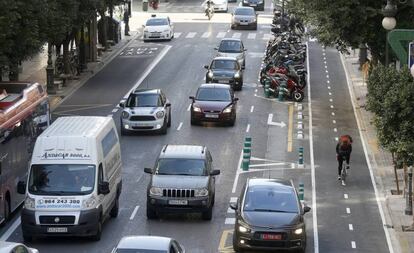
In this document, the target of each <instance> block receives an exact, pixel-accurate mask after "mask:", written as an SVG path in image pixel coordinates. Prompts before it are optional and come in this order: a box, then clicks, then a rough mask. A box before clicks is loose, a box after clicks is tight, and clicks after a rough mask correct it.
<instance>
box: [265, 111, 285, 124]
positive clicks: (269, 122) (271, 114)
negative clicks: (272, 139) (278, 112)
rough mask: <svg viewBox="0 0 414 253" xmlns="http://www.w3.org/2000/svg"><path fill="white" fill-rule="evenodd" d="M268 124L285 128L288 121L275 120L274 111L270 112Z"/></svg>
mask: <svg viewBox="0 0 414 253" xmlns="http://www.w3.org/2000/svg"><path fill="white" fill-rule="evenodd" d="M267 124H268V125H270V126H279V127H281V128H284V127H285V126H286V123H285V122H283V121H281V122H273V113H269V117H268V118H267Z"/></svg>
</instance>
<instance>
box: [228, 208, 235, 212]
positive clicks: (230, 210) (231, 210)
mask: <svg viewBox="0 0 414 253" xmlns="http://www.w3.org/2000/svg"><path fill="white" fill-rule="evenodd" d="M227 213H235V211H234V210H233V209H231V208H230V207H229V208H228V209H227Z"/></svg>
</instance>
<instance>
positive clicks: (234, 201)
mask: <svg viewBox="0 0 414 253" xmlns="http://www.w3.org/2000/svg"><path fill="white" fill-rule="evenodd" d="M237 199H238V198H237V197H231V198H230V203H236V202H237Z"/></svg>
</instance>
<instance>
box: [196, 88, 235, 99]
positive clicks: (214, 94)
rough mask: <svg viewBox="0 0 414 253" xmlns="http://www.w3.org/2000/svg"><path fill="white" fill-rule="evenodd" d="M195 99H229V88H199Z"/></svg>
mask: <svg viewBox="0 0 414 253" xmlns="http://www.w3.org/2000/svg"><path fill="white" fill-rule="evenodd" d="M196 100H201V101H231V95H230V90H228V89H221V88H217V89H215V88H199V89H198V91H197V96H196Z"/></svg>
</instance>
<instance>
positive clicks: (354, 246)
mask: <svg viewBox="0 0 414 253" xmlns="http://www.w3.org/2000/svg"><path fill="white" fill-rule="evenodd" d="M351 247H352V248H353V249H356V242H355V241H351Z"/></svg>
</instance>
